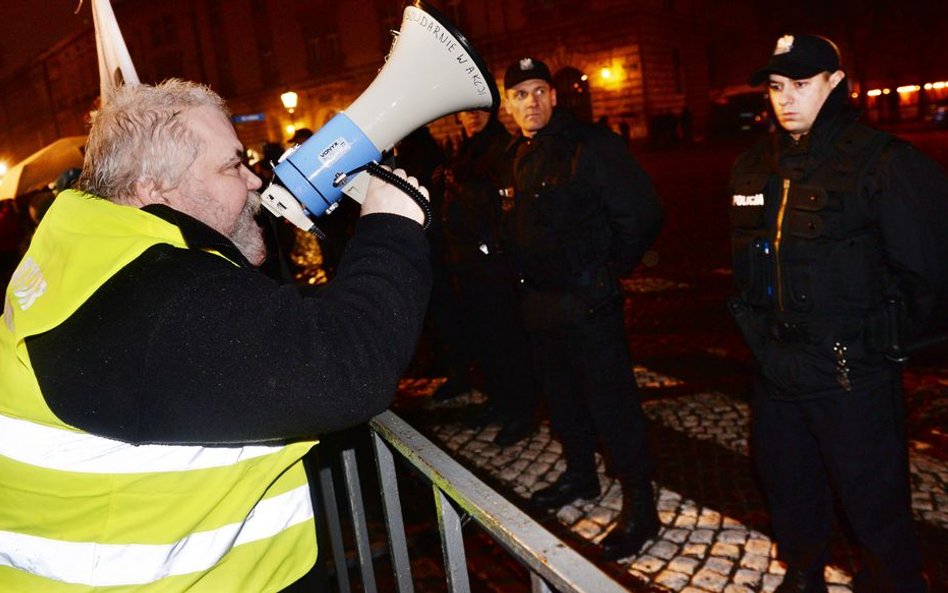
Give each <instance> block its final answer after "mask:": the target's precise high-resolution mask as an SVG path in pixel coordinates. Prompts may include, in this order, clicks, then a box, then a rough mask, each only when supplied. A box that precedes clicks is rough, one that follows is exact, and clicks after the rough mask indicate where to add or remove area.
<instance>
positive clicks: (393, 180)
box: [345, 161, 431, 230]
mask: <svg viewBox="0 0 948 593" xmlns="http://www.w3.org/2000/svg"><path fill="white" fill-rule="evenodd" d="M362 171H365V172H366V173H368V174H369V175H371V176H373V177H378V178H379V179H381V180H382V181H385V182H388V183H390V184H392V185H394V186H395V187H397V188H398V189H400V190H402V192H403V193H404V194H405V195H407V196H408V197H409V198H411V199H412V201H413V202H415V203H416V204H418V207H419V208H421V212H422V213H423V214H424V216H425V218H424V222H422V224H421V226H422V228H424V229H425V230H427V229H428V227H429V226H431V203H430V202H429V201H428V198H426V197H425V194H423V193H421V190H419V189H418V188H417V187H415V186H414V185H412V184H411V183H409V182H408V180H407V179H404V178H402V177H399V176H398V175H396V174H395V173H393V172H392V171H389V170H388V169H386V168H385V167H383V166H382V165H380V164H378V163H376V162H375V161H369V162H368V163H366V164H364V165H362V166H361V167H356V168H355V169H353V170H351V171H349V172H348V173H346V174H345V178H351V177H352V176H353V175H356V174H358V173H361V172H362Z"/></svg>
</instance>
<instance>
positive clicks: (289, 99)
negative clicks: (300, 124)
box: [280, 91, 299, 115]
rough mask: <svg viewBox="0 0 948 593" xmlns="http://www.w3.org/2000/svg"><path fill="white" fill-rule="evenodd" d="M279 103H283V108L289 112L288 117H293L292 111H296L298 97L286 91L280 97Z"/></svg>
mask: <svg viewBox="0 0 948 593" xmlns="http://www.w3.org/2000/svg"><path fill="white" fill-rule="evenodd" d="M280 101H283V107H285V108H286V110H287V111H289V112H290V115H293V111H294V110H295V109H296V105H297V104H298V102H299V95H297V94H296V93H294V92H293V91H287V92H285V93H283V94H282V95H280Z"/></svg>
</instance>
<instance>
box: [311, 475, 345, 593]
mask: <svg viewBox="0 0 948 593" xmlns="http://www.w3.org/2000/svg"><path fill="white" fill-rule="evenodd" d="M319 486H320V495H321V497H322V499H323V509H324V511H325V515H326V517H325V521H326V527H327V528H328V529H327V530H328V532H329V545H330V547H331V548H332V559H333V562H334V563H335V565H336V583H337V585H338V586H339V593H350V592H351V591H352V588H351V586H350V585H349V565H348V564H347V562H346V547H345V544H344V543H343V539H342V526H341V524H340V522H339V516H340V515H339V503H338V502H337V501H336V489H335V486H334V484H333V479H332V467H331V466H330V465H328V464H327V465H325V466H324V467H321V468H320V469H319ZM319 553H320V554H322V553H323V550H322V549H320V550H319Z"/></svg>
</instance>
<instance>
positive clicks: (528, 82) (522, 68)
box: [504, 58, 662, 559]
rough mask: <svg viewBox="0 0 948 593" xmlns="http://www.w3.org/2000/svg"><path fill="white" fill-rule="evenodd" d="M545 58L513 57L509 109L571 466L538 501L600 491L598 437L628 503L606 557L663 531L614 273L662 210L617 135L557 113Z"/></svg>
mask: <svg viewBox="0 0 948 593" xmlns="http://www.w3.org/2000/svg"><path fill="white" fill-rule="evenodd" d="M552 82H553V79H552V77H551V76H550V71H549V69H548V68H547V66H546V65H545V64H544V63H543V62H541V61H539V60H537V59H534V58H523V59H521V60H518V61H517V62H514V63H513V64H512V65H511V66H510V67H509V68H508V69H507V71H506V74H505V75H504V88H505V103H504V104H505V109H506V110H507V113H508V114H509V115H510V116H511V117H512V118H513V120H514V122H515V123H516V124H517V126H518V127H519V128H520V133H519V134H518V135H517V137H516V138H515V139H514V140H513V141H512V142H511V145H510V147H509V149H508V154H509V159H510V162H511V163H512V179H513V187H512V188H511V189H510V191H508V192H505V194H504V195H505V198H506V200H505V208H506V209H507V210H508V212H507V222H508V223H509V226H508V234H509V236H508V241H507V244H508V247H509V253H510V256H511V259H512V262H513V265H514V266H515V268H516V270H517V273H518V274H519V277H520V282H521V284H520V289H521V290H520V296H521V303H522V311H523V320H524V325H525V327H526V329H527V331H528V333H529V338H530V342H531V349H532V351H533V359H534V364H535V371H536V373H537V377H538V379H539V383H540V386H541V389H542V391H543V392H544V393H545V394H546V396H547V400H548V409H549V414H550V423H551V427H552V429H553V431H554V432H555V433H556V435H557V436H558V437H559V439H560V440H561V442H562V444H563V453H564V456H565V457H566V471H565V472H564V473H563V474H562V475H561V476H559V478H558V479H557V480H556V481H555V482H553V483H552V484H551V485H550V486H548V487H546V488H543V489H541V490H538V491H537V492H535V493H534V494H533V496H532V498H531V502H532V503H533V505H534V506H535V507H538V508H542V509H551V510H552V509H556V508H559V507H561V506H563V505H565V504H567V503H570V502H572V501H574V500H576V499H577V498H594V497H597V496H599V494H600V485H599V478H598V474H597V469H596V461H595V450H596V444H597V440H598V441H599V442H600V443H601V444H602V449H603V452H604V454H605V461H606V470H607V472H609V473H610V474H611V475H613V476H615V477H617V478H618V480H619V482H620V484H621V486H622V512H621V514H620V515H619V518H618V519H617V521H616V526H615V528H614V529H613V530H612V531H611V532H610V533H609V535H608V536H606V538H605V539H604V540H603V541H602V548H603V555H604V557H606V558H607V559H617V558H623V557H626V556H631V555H632V554H635V553H636V552H638V551H639V549H640V548H641V547H642V545H643V544H644V543H645V542H646V541H648V539H649V538H651V537H653V536H654V535H655V534H657V533H658V529H659V526H660V524H659V520H658V515H657V513H656V511H655V502H654V499H653V496H654V493H653V490H652V484H651V482H650V479H649V471H650V469H651V465H652V462H651V458H650V456H649V453H648V451H647V450H646V445H645V419H644V416H643V414H642V409H641V406H640V404H639V400H638V394H637V392H636V384H635V378H634V376H633V374H632V362H631V360H630V357H629V350H628V345H627V343H626V336H625V324H624V322H623V314H622V291H621V289H620V285H619V282H618V278H619V277H620V276H622V275H624V274H627V273H629V272H630V271H631V270H632V268H633V267H634V266H635V265H636V264H638V263H639V261H640V260H641V258H642V255H643V254H644V253H645V251H646V250H647V249H648V248H649V247H650V246H651V245H652V243H653V242H654V241H655V238H656V236H657V235H658V231H659V229H660V228H661V223H662V209H661V206H660V204H659V201H658V197H657V195H656V193H655V189H654V187H653V186H652V183H651V180H650V179H649V178H648V175H646V174H645V172H644V171H643V170H642V168H641V167H640V166H639V165H638V163H636V162H635V160H634V159H633V158H632V157H631V155H630V154H629V152H628V151H627V150H626V147H625V143H624V142H623V140H622V138H620V137H619V136H618V135H616V134H614V133H612V132H611V131H609V130H607V129H605V128H603V127H602V126H596V125H592V124H587V123H584V122H581V121H579V120H577V119H575V118H573V117H572V116H571V115H570V114H568V113H566V112H563V111H554V107H555V106H556V90H555V89H554V88H552Z"/></svg>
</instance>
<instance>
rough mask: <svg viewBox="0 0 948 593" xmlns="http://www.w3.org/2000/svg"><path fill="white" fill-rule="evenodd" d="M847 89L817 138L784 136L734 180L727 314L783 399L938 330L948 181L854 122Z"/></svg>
mask: <svg viewBox="0 0 948 593" xmlns="http://www.w3.org/2000/svg"><path fill="white" fill-rule="evenodd" d="M844 93H845V90H843V85H840V86H839V87H838V88H837V89H836V90H834V92H833V93H832V94H831V95H830V97H829V98H828V99H827V102H826V103H825V104H824V107H823V109H822V110H821V112H820V114H819V116H818V118H817V120H816V122H815V123H814V126H813V129H812V130H811V132H810V133H808V134H806V135H804V136H802V137H801V138H800V139H799V141H795V140H794V139H793V138H792V137H791V136H790V135H789V134H787V133H786V132H785V131H778V132H777V133H775V134H772V135H771V136H770V137H768V138H766V139H764V140H762V141H761V142H759V143H758V144H757V145H756V146H754V147H753V148H752V149H751V150H750V151H748V152H747V153H746V154H744V155H742V156H741V157H740V158H739V159H738V161H737V164H736V166H735V168H734V170H733V176H732V179H731V192H730V193H731V205H730V218H731V245H732V255H733V263H734V279H735V283H736V287H737V289H738V294H739V296H738V298H736V299H732V301H731V309H732V313H734V314H735V315H736V317H737V319H738V323H739V325H741V329H742V330H743V332H744V334H745V337H746V339H747V341H748V343H749V345H750V347H751V349H752V350H753V351H754V354H755V357H756V358H757V360H758V362H759V363H760V364H761V370H762V371H763V374H764V375H765V376H766V377H767V378H768V379H769V380H770V381H771V383H772V384H773V385H774V386H776V387H777V388H778V390H781V391H782V392H784V393H785V394H788V395H793V396H802V395H803V394H815V393H819V392H825V391H827V390H832V389H836V388H840V387H842V388H843V389H846V390H850V389H852V388H853V385H856V384H857V383H858V382H859V381H862V380H864V379H865V378H866V377H869V376H871V374H872V373H873V371H874V370H876V369H878V368H880V366H882V365H885V364H887V363H886V362H885V360H884V357H883V355H884V354H885V353H886V352H887V351H890V352H891V350H892V349H893V347H894V346H895V347H899V348H901V344H902V343H904V342H906V341H909V340H912V339H915V338H917V337H918V336H919V335H920V334H921V333H922V331H923V328H927V329H928V330H931V329H935V328H937V327H938V326H939V325H941V329H942V330H943V329H944V327H943V325H942V324H943V321H944V312H945V311H944V309H945V299H944V294H945V293H944V290H945V282H946V277H948V228H946V223H948V214H946V212H948V183H946V179H945V176H944V174H943V172H942V171H941V169H940V168H939V167H938V166H937V165H936V164H934V163H933V162H932V161H931V160H929V159H928V158H926V157H925V156H924V155H922V154H921V153H919V152H918V151H917V150H916V149H915V148H914V147H912V146H911V145H910V144H908V143H906V142H904V141H901V140H898V139H896V138H894V137H892V136H891V135H889V134H886V133H884V132H880V131H878V130H874V129H872V128H869V127H867V126H865V125H863V124H862V123H859V122H858V121H857V116H858V113H857V112H855V111H854V110H852V109H850V108H849V107H848V106H846V105H845V102H844V98H845V94H844Z"/></svg>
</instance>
